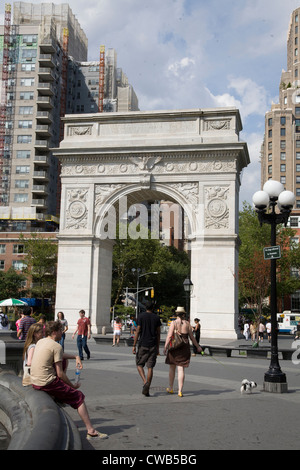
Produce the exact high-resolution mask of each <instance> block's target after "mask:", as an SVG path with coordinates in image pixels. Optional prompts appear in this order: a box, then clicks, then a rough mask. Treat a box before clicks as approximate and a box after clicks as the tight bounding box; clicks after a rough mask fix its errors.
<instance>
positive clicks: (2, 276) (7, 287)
mask: <svg viewBox="0 0 300 470" xmlns="http://www.w3.org/2000/svg"><path fill="white" fill-rule="evenodd" d="M25 280H26V277H25V276H24V275H23V274H19V273H17V272H16V271H15V270H14V269H13V268H10V269H9V270H8V271H6V272H2V271H1V272H0V300H4V299H9V298H11V297H12V298H19V297H23V295H24V294H25V291H24V289H23V287H22V284H23V282H24V281H25Z"/></svg>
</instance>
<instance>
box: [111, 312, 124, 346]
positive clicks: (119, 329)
mask: <svg viewBox="0 0 300 470" xmlns="http://www.w3.org/2000/svg"><path fill="white" fill-rule="evenodd" d="M121 334H122V322H121V320H120V318H119V317H117V318H116V319H115V321H114V335H113V344H112V345H113V346H115V344H116V340H117V346H119V343H120V336H121Z"/></svg>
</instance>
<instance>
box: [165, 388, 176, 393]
mask: <svg viewBox="0 0 300 470" xmlns="http://www.w3.org/2000/svg"><path fill="white" fill-rule="evenodd" d="M166 392H167V393H170V394H171V395H173V393H174V390H173V389H172V388H169V387H168V388H166Z"/></svg>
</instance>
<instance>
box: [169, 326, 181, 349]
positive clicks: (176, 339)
mask: <svg viewBox="0 0 300 470" xmlns="http://www.w3.org/2000/svg"><path fill="white" fill-rule="evenodd" d="M184 343H185V341H184V339H183V337H182V335H181V333H180V331H179V330H178V327H177V325H176V322H175V324H174V331H173V335H172V337H171V339H170V343H169V351H173V350H174V349H178V348H180V346H182V345H183V344H184Z"/></svg>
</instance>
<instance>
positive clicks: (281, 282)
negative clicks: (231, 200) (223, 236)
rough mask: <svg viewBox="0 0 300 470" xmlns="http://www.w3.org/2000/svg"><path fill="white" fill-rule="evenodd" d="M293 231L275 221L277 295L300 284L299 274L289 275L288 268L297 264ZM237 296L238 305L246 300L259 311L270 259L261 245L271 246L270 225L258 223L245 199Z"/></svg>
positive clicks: (299, 260) (267, 287)
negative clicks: (297, 275)
mask: <svg viewBox="0 0 300 470" xmlns="http://www.w3.org/2000/svg"><path fill="white" fill-rule="evenodd" d="M294 234H295V231H294V230H292V229H290V228H285V227H284V226H283V225H277V233H276V240H277V241H276V243H277V245H279V246H280V248H281V258H280V259H279V260H277V295H278V298H281V297H282V296H284V295H287V294H292V293H293V292H294V291H295V290H297V289H299V288H300V281H299V279H298V278H296V277H293V276H291V269H292V267H294V268H298V269H299V268H300V248H299V245H297V244H295V243H293V242H292V241H291V238H292V237H293V236H294ZM239 236H240V240H241V246H240V251H239V300H240V305H242V304H244V303H249V304H251V305H252V306H255V307H257V310H258V315H260V314H261V313H262V308H263V306H264V300H265V298H267V297H268V296H269V294H270V261H265V260H264V257H263V249H264V248H265V247H269V246H270V241H271V227H270V225H268V224H263V225H262V226H260V223H259V221H258V217H257V214H256V212H255V210H254V209H252V207H251V206H250V205H249V204H247V203H244V205H243V210H242V211H241V212H240V217H239Z"/></svg>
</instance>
